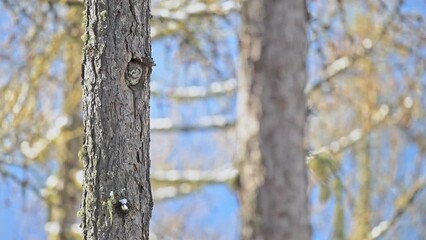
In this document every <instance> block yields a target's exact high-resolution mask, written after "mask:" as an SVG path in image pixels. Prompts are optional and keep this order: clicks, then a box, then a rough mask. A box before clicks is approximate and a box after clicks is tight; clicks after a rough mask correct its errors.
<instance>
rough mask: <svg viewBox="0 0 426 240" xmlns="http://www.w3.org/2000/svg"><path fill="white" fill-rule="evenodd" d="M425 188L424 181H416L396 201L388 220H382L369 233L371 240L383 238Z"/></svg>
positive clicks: (425, 183)
mask: <svg viewBox="0 0 426 240" xmlns="http://www.w3.org/2000/svg"><path fill="white" fill-rule="evenodd" d="M425 188H426V180H425V179H420V180H418V181H417V182H416V183H415V184H414V186H413V188H412V189H410V190H408V191H407V192H406V193H404V194H403V195H401V196H400V197H399V198H398V199H397V201H396V211H395V213H394V214H393V216H392V217H391V218H390V219H389V220H383V221H381V222H380V223H379V224H377V226H375V227H374V228H373V229H372V230H371V232H370V237H371V239H373V240H374V239H378V238H380V237H383V236H384V235H385V234H386V233H387V232H388V231H389V230H390V229H391V228H392V227H393V226H395V224H396V223H397V222H398V220H399V219H400V218H401V217H402V215H403V214H404V213H405V212H406V211H407V210H408V208H409V207H410V206H411V205H413V203H414V200H415V198H416V197H417V196H418V195H419V193H420V192H421V191H422V190H424V189H425Z"/></svg>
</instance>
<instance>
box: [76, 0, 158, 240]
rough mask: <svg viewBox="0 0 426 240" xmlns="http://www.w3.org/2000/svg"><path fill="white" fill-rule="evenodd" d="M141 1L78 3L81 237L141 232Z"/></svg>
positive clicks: (144, 178) (147, 203)
mask: <svg viewBox="0 0 426 240" xmlns="http://www.w3.org/2000/svg"><path fill="white" fill-rule="evenodd" d="M149 4H150V1H149V0H138V1H137V0H129V1H120V0H116V1H114V0H102V1H101V0H88V1H86V11H85V16H86V22H85V28H86V30H85V36H84V37H83V40H84V57H83V70H82V73H83V76H82V77H83V111H84V126H85V129H84V134H85V137H84V143H83V144H84V145H83V150H82V153H83V154H82V155H83V161H84V163H83V165H84V189H83V204H82V210H81V215H82V216H81V217H82V223H83V224H82V225H83V226H82V227H83V238H84V239H126V240H133V239H148V238H149V236H148V235H149V220H150V217H151V212H152V205H153V203H152V197H151V186H150V182H149V168H150V159H149V138H150V137H149V136H150V135H149V97H150V89H149V79H150V73H151V67H152V65H153V61H152V58H151V40H150V32H149V31H150V30H149V29H150V28H149V26H150V22H149V19H150V13H149ZM119 200H122V201H121V203H120V201H119Z"/></svg>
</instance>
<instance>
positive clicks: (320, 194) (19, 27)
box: [0, 0, 426, 239]
mask: <svg viewBox="0 0 426 240" xmlns="http://www.w3.org/2000/svg"><path fill="white" fill-rule="evenodd" d="M82 6H83V5H82V2H81V1H79V0H56V1H54V0H52V1H48V0H21V1H12V0H2V1H1V2H0V9H1V10H2V12H3V14H2V16H0V29H1V32H2V35H1V37H0V44H1V51H0V73H1V74H0V106H1V107H0V118H1V119H2V122H1V125H0V139H1V140H0V173H1V174H0V175H1V176H2V178H1V179H2V184H1V191H2V193H3V195H2V199H1V200H2V202H3V204H4V208H5V209H8V208H14V206H15V208H14V209H15V210H14V211H10V213H11V214H16V212H19V211H18V210H17V209H16V206H23V208H25V209H26V210H25V212H23V213H22V214H23V215H22V217H21V218H13V219H15V220H14V221H12V220H11V219H12V218H10V217H9V216H6V214H5V217H2V218H1V221H2V223H3V222H6V221H8V222H13V224H11V225H10V226H11V227H9V228H4V229H2V230H1V231H4V232H5V233H6V234H8V235H6V236H14V235H19V236H21V237H17V238H18V239H31V237H32V238H33V239H43V238H45V237H46V236H48V237H49V239H78V236H79V235H78V234H79V233H78V232H79V228H78V225H79V220H78V218H77V216H76V212H77V209H78V208H79V203H80V195H81V193H80V191H81V182H80V180H81V171H80V167H81V164H80V162H79V160H78V156H77V153H78V150H79V149H80V144H81V134H82V126H81V107H80V97H81V92H80V89H81V86H80V63H81V40H80V37H81V33H82V31H81V21H82V18H81V13H82V11H83V8H82ZM308 8H309V15H310V16H309V17H310V26H309V33H308V39H309V43H310V48H309V56H308V60H307V63H308V74H309V85H308V88H307V89H306V94H307V97H308V102H309V106H310V107H309V109H308V110H309V112H310V117H309V120H308V123H307V126H308V127H307V136H308V137H307V139H306V147H307V149H309V150H310V153H311V155H310V156H309V157H308V159H307V163H308V166H309V168H310V169H311V173H312V174H311V184H310V193H311V204H312V207H311V214H312V217H311V218H312V225H313V239H380V238H381V239H394V238H395V239H422V238H423V237H424V236H426V232H425V230H424V229H426V228H425V224H426V219H425V218H426V217H425V216H426V214H425V212H426V209H425V206H424V204H421V203H422V201H424V198H425V191H423V189H424V187H425V184H426V183H425V176H426V173H425V171H426V168H425V167H426V166H425V150H426V141H425V139H426V138H425V134H426V132H425V130H426V128H425V126H426V125H425V117H424V114H425V112H424V109H425V103H426V102H425V97H424V96H425V95H424V88H425V80H426V79H425V77H426V75H425V69H426V67H425V64H426V61H425V57H426V51H425V49H426V48H425V44H426V31H425V29H424V27H423V26H424V25H425V22H426V19H425V17H426V4H425V3H424V2H422V1H418V0H404V1H403V0H392V1H382V0H362V1H354V0H346V1H345V0H336V1H326V0H312V1H309V2H308ZM152 15H153V19H152V24H153V28H152V37H153V53H154V59H155V60H156V63H157V66H156V67H155V68H154V72H153V76H152V81H151V88H152V95H153V97H152V101H151V111H152V114H151V115H152V122H151V125H152V126H151V128H152V151H151V153H152V155H151V159H152V163H153V170H152V181H153V194H154V199H155V207H154V215H153V219H152V236H153V238H154V237H156V238H158V239H169V238H172V239H175V238H176V239H200V238H203V239H205V238H208V239H210V238H211V239H238V236H239V230H238V229H239V213H238V202H237V199H236V195H235V191H234V189H235V186H238V182H236V181H235V177H236V175H237V171H236V170H235V168H234V164H233V163H234V160H235V154H236V139H235V130H234V125H235V121H236V113H235V105H236V104H235V102H236V92H235V91H236V86H237V80H236V79H237V74H236V69H237V68H238V67H237V58H238V47H239V46H238V34H237V33H238V31H239V27H240V19H239V2H238V1H226V0H223V1H217V0H216V1H215V0H213V1H210V0H203V1H202V0H198V1H197V0H190V1H172V0H170V1H167V0H156V1H153V2H152ZM21 189H23V190H22V193H21ZM17 190H18V191H17ZM16 199H23V203H19V201H16ZM40 201H42V202H43V203H44V205H43V206H44V207H40V206H41V205H40V204H39V203H40ZM40 211H41V212H45V214H40V213H37V212H40ZM28 216H37V219H39V221H38V222H36V223H34V221H32V222H31V223H26V224H25V227H21V228H19V227H17V226H19V225H22V224H24V221H23V220H22V219H24V218H25V217H28ZM8 217H9V218H8ZM5 219H7V220H5ZM324 219H333V223H332V224H330V221H324ZM27 226H32V227H30V228H28V227H27ZM36 227H38V228H40V227H44V228H45V229H46V234H43V231H40V229H38V231H37V228H36ZM17 229H21V230H22V229H26V231H25V233H19V234H18V233H17V232H16V231H17ZM31 229H32V230H31ZM8 230H10V231H9V232H8ZM12 231H14V232H12ZM31 231H35V232H37V233H38V235H31V234H32V233H31Z"/></svg>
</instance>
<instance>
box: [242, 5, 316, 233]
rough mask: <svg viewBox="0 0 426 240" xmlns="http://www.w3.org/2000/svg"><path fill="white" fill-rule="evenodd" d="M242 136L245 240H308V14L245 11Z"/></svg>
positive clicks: (284, 9)
mask: <svg viewBox="0 0 426 240" xmlns="http://www.w3.org/2000/svg"><path fill="white" fill-rule="evenodd" d="M242 18H243V26H242V28H243V32H242V37H241V43H240V44H241V68H240V85H239V109H238V136H239V141H240V145H239V156H238V158H239V164H240V191H239V194H240V200H241V213H242V225H243V229H242V237H243V239H265V240H266V239H268V240H269V239H272V240H274V239H286V240H292V239H294V240H304V239H306V240H307V239H310V233H311V230H310V224H309V222H310V219H309V209H308V197H307V176H306V175H307V174H306V169H305V151H304V144H303V142H304V127H305V120H306V111H305V109H306V108H305V102H306V100H305V94H304V88H305V84H306V81H307V77H306V69H305V68H306V63H305V59H306V54H307V39H306V25H307V18H306V9H305V3H304V1H301V0H287V1H272V0H247V1H244V3H243V6H242Z"/></svg>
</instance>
